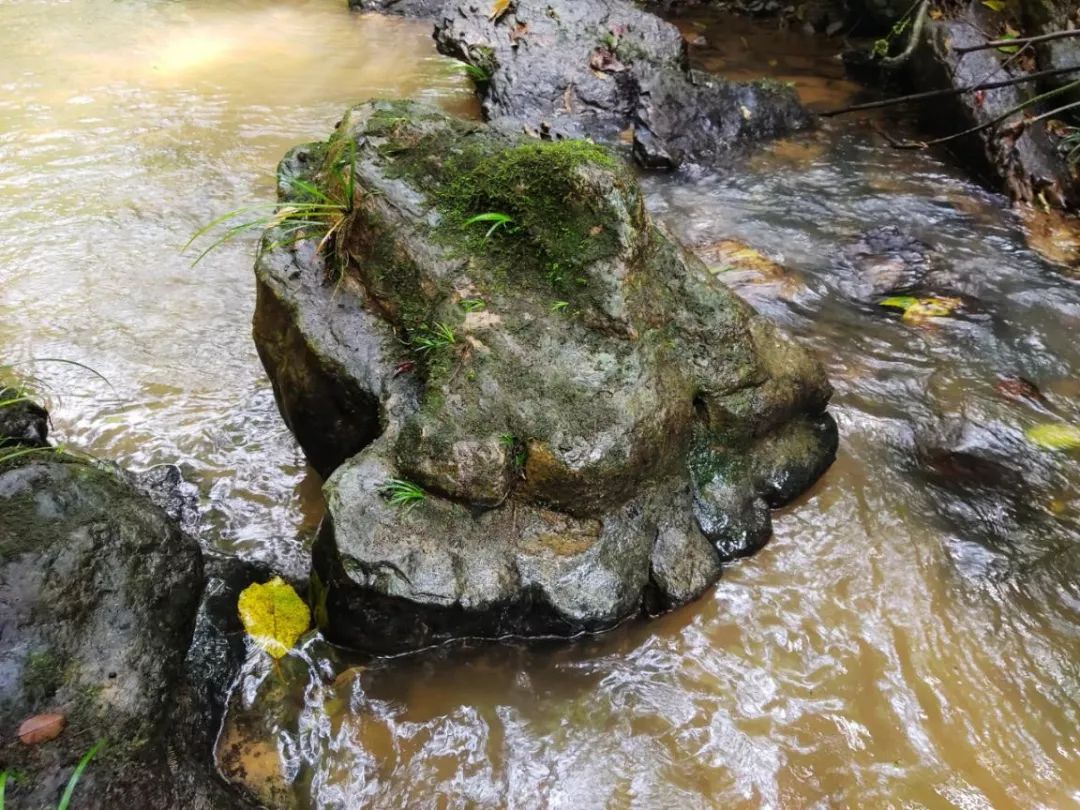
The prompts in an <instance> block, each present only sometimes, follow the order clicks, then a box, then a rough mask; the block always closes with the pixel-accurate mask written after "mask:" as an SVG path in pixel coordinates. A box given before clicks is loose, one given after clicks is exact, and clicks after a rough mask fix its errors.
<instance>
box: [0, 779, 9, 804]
mask: <svg viewBox="0 0 1080 810" xmlns="http://www.w3.org/2000/svg"><path fill="white" fill-rule="evenodd" d="M7 780H8V772H7V771H0V810H4V793H5V792H6V791H7Z"/></svg>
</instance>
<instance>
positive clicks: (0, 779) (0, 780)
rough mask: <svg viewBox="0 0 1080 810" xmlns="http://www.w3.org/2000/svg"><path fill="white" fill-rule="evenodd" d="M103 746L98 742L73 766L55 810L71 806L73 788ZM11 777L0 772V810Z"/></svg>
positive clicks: (102, 743) (7, 773) (2, 808)
mask: <svg viewBox="0 0 1080 810" xmlns="http://www.w3.org/2000/svg"><path fill="white" fill-rule="evenodd" d="M104 744H105V741H104V740H99V741H98V742H96V743H94V745H93V746H92V747H91V748H90V750H89V751H87V752H86V753H85V754H83V756H82V759H80V760H79V764H78V765H76V766H75V770H74V771H73V772H72V774H71V778H70V779H68V783H67V787H65V788H64V793H63V795H61V796H60V803H59V804H58V805H56V810H68V808H69V807H70V806H71V798H72V796H74V795H75V787H76V786H77V785H78V784H79V780H80V779H82V775H83V774H84V773H85V772H86V768H87V766H89V765H90V760H92V759H93V758H94V755H95V754H97V752H98V751H99V750H101V747H102V746H103V745H104ZM11 778H12V776H11V774H10V773H9V772H8V771H2V772H0V810H4V793H5V790H6V788H7V783H8V780H9V779H11Z"/></svg>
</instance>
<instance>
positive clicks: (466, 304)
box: [458, 298, 487, 312]
mask: <svg viewBox="0 0 1080 810" xmlns="http://www.w3.org/2000/svg"><path fill="white" fill-rule="evenodd" d="M458 303H459V305H460V306H461V308H462V309H463V310H465V311H466V312H480V311H481V310H482V309H484V308H485V307H487V303H486V302H485V301H484V299H483V298H462V299H461V301H460V302H458Z"/></svg>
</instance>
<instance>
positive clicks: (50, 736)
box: [19, 714, 67, 745]
mask: <svg viewBox="0 0 1080 810" xmlns="http://www.w3.org/2000/svg"><path fill="white" fill-rule="evenodd" d="M66 724H67V718H66V717H64V715H62V714H35V715H34V716H33V717H27V718H26V719H25V720H23V721H22V724H21V725H20V726H19V742H21V743H22V744H23V745H38V744H39V743H44V742H48V741H49V740H55V739H56V738H57V737H59V736H60V732H61V731H63V730H64V726H65V725H66Z"/></svg>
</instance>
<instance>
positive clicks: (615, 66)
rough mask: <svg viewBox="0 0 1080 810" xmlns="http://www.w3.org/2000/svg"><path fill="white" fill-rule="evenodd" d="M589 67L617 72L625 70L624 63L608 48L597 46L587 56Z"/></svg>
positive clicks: (595, 69) (607, 71)
mask: <svg viewBox="0 0 1080 810" xmlns="http://www.w3.org/2000/svg"><path fill="white" fill-rule="evenodd" d="M589 67H591V68H592V69H593V70H594V71H600V70H602V71H604V72H606V73H619V72H621V71H624V70H626V65H624V64H623V63H622V62H620V61H619V58H618V57H617V56H615V54H614V53H613V52H612V51H611V50H610V49H609V48H597V49H596V50H595V51H593V53H592V56H590V57H589Z"/></svg>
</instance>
